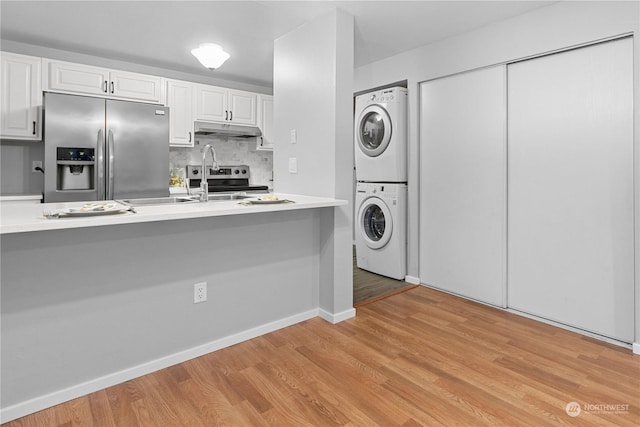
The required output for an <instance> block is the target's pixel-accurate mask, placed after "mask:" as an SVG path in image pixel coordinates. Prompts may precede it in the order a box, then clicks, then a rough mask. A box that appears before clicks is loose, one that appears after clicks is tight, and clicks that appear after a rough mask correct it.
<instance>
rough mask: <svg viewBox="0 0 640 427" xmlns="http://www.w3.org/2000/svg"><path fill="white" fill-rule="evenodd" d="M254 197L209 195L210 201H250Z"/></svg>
mask: <svg viewBox="0 0 640 427" xmlns="http://www.w3.org/2000/svg"><path fill="white" fill-rule="evenodd" d="M250 197H254V196H247V195H246V194H209V197H208V199H207V200H208V201H210V202H211V201H216V200H242V199H248V198H250Z"/></svg>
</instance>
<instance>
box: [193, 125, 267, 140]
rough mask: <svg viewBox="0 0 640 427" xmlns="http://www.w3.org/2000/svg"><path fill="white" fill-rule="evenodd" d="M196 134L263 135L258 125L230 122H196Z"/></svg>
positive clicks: (232, 136) (246, 136)
mask: <svg viewBox="0 0 640 427" xmlns="http://www.w3.org/2000/svg"><path fill="white" fill-rule="evenodd" d="M194 131H195V134H196V135H200V136H201V135H216V136H222V137H230V138H255V137H258V136H262V132H261V131H260V128H259V127H257V126H244V125H233V124H230V123H215V122H213V123H211V122H194Z"/></svg>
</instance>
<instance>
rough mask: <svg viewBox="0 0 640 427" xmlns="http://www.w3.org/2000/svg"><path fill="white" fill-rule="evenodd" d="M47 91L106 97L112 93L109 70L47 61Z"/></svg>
mask: <svg viewBox="0 0 640 427" xmlns="http://www.w3.org/2000/svg"><path fill="white" fill-rule="evenodd" d="M44 63H45V66H46V67H47V75H48V79H47V81H46V82H45V85H44V87H45V89H46V90H52V91H62V92H73V93H80V94H88V95H101V96H106V95H108V94H109V91H110V76H109V70H108V69H106V68H100V67H92V66H89V65H83V64H74V63H71V62H60V61H49V60H45V62H44Z"/></svg>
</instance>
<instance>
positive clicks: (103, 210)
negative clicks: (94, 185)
mask: <svg viewBox="0 0 640 427" xmlns="http://www.w3.org/2000/svg"><path fill="white" fill-rule="evenodd" d="M129 210H130V208H129V207H128V206H124V205H121V204H120V203H114V202H107V203H105V202H94V203H87V204H85V205H83V206H81V207H79V208H66V209H60V210H59V211H56V213H57V214H58V215H64V216H97V215H113V214H119V213H122V212H127V211H129Z"/></svg>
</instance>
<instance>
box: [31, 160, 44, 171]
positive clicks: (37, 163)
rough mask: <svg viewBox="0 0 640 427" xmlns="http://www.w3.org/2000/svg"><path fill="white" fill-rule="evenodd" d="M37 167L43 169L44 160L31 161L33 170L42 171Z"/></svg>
mask: <svg viewBox="0 0 640 427" xmlns="http://www.w3.org/2000/svg"><path fill="white" fill-rule="evenodd" d="M36 168H40V169H42V162H41V161H40V160H34V161H33V162H31V172H40V171H39V170H36Z"/></svg>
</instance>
